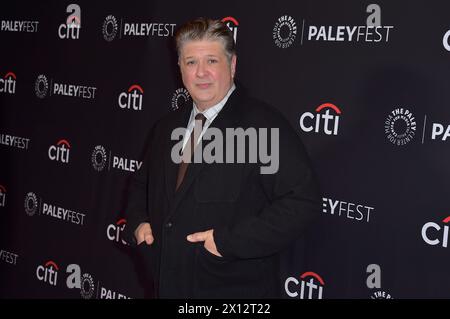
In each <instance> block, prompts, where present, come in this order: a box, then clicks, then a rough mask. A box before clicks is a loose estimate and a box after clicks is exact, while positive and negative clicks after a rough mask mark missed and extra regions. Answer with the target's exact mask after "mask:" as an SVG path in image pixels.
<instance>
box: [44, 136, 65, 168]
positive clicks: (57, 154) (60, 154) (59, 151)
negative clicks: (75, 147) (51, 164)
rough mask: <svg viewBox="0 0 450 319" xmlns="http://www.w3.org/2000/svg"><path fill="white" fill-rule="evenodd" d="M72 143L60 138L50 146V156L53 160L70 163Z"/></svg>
mask: <svg viewBox="0 0 450 319" xmlns="http://www.w3.org/2000/svg"><path fill="white" fill-rule="evenodd" d="M69 154H70V143H69V142H68V141H67V140H65V139H61V140H59V141H58V142H57V143H56V145H51V146H50V147H49V148H48V158H49V159H51V160H52V161H57V162H61V163H65V164H67V163H69Z"/></svg>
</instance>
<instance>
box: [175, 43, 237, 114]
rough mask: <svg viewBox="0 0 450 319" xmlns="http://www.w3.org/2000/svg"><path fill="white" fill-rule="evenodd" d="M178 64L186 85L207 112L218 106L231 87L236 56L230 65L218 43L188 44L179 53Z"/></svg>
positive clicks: (194, 98) (198, 105) (198, 103)
mask: <svg viewBox="0 0 450 319" xmlns="http://www.w3.org/2000/svg"><path fill="white" fill-rule="evenodd" d="M179 65H180V70H181V76H182V78H183V83H184V86H185V87H186V88H187V90H188V91H189V94H190V95H191V96H192V99H193V100H194V102H195V104H196V105H197V107H198V108H199V109H201V110H205V109H207V108H210V107H211V106H214V105H215V104H217V103H219V102H220V101H221V100H222V99H223V98H224V97H225V95H226V94H227V92H228V90H229V89H230V88H231V85H232V83H233V77H234V72H235V70H236V56H233V58H232V59H231V63H229V62H228V59H227V57H226V55H225V49H224V48H223V44H222V42H220V41H218V40H215V41H212V40H199V41H188V42H186V43H185V44H184V45H183V46H182V48H181V50H180V57H179Z"/></svg>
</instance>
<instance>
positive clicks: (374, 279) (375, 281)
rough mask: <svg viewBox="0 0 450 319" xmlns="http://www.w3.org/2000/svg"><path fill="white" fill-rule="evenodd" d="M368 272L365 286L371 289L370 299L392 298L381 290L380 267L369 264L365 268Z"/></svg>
mask: <svg viewBox="0 0 450 319" xmlns="http://www.w3.org/2000/svg"><path fill="white" fill-rule="evenodd" d="M366 272H367V273H368V274H369V275H368V276H367V279H366V285H367V288H369V289H373V290H374V292H373V293H372V295H371V296H370V298H371V299H393V298H392V296H391V294H390V293H388V292H386V291H384V290H381V267H380V265H377V264H370V265H368V266H367V268H366Z"/></svg>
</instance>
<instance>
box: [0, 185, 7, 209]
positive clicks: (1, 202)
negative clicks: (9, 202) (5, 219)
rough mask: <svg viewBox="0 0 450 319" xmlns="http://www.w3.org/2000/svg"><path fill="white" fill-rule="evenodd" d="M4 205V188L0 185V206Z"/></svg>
mask: <svg viewBox="0 0 450 319" xmlns="http://www.w3.org/2000/svg"><path fill="white" fill-rule="evenodd" d="M5 205H6V188H5V187H4V186H3V185H0V207H5Z"/></svg>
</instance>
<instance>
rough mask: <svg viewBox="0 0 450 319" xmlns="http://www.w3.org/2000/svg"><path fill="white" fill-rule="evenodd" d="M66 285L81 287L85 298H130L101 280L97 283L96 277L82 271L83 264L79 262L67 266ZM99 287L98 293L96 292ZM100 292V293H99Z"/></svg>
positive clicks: (82, 295) (72, 287)
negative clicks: (104, 284) (108, 286)
mask: <svg viewBox="0 0 450 319" xmlns="http://www.w3.org/2000/svg"><path fill="white" fill-rule="evenodd" d="M66 273H67V274H68V276H67V279H66V285H67V288H69V289H75V288H76V289H80V294H81V297H82V298H83V299H91V298H93V297H95V298H97V299H130V297H128V296H126V295H124V294H122V293H120V292H117V291H114V290H111V289H108V288H106V287H104V286H103V285H102V284H101V283H100V281H97V285H96V284H95V281H94V278H93V276H92V275H90V274H89V273H82V271H81V266H80V265H78V264H70V265H68V266H67V269H66ZM96 287H97V295H96V296H94V292H95V290H96ZM99 293H100V294H99Z"/></svg>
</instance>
